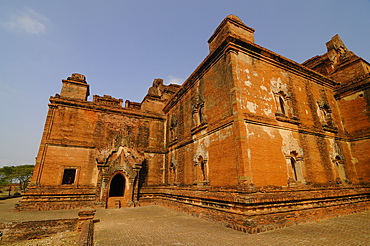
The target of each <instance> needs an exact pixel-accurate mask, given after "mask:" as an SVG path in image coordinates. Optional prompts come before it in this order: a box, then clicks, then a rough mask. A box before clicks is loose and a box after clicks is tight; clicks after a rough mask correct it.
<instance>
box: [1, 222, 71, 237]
mask: <svg viewBox="0 0 370 246" xmlns="http://www.w3.org/2000/svg"><path fill="white" fill-rule="evenodd" d="M77 222H78V219H77V218H74V219H57V220H40V221H20V222H5V223H0V232H1V233H0V234H1V235H0V241H2V242H16V241H23V240H30V239H38V238H43V237H47V236H51V235H54V234H56V233H60V232H66V231H75V230H76V228H77Z"/></svg>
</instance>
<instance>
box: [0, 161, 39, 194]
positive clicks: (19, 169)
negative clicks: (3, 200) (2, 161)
mask: <svg viewBox="0 0 370 246" xmlns="http://www.w3.org/2000/svg"><path fill="white" fill-rule="evenodd" d="M33 168H34V165H20V166H4V167H2V168H0V180H1V181H0V183H2V184H5V185H9V196H10V191H11V186H12V184H13V183H15V182H16V183H19V186H20V188H21V190H22V191H25V190H26V188H27V185H28V180H29V178H30V177H31V175H32V171H33Z"/></svg>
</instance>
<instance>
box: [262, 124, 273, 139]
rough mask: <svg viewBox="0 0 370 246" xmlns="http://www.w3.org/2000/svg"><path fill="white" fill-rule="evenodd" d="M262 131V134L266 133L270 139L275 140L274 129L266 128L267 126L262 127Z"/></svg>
mask: <svg viewBox="0 0 370 246" xmlns="http://www.w3.org/2000/svg"><path fill="white" fill-rule="evenodd" d="M262 129H263V131H264V132H266V133H267V134H268V135H269V136H270V138H275V135H274V133H273V132H274V129H273V128H271V127H267V126H263V127H262Z"/></svg>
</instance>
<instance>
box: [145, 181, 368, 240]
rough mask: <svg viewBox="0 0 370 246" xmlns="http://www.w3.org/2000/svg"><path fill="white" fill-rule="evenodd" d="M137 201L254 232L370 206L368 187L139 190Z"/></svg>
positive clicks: (158, 188)
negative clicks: (138, 199)
mask: <svg viewBox="0 0 370 246" xmlns="http://www.w3.org/2000/svg"><path fill="white" fill-rule="evenodd" d="M141 193H142V196H141V198H140V204H142V205H145V204H153V203H154V204H158V205H163V206H167V207H170V208H173V209H175V210H178V211H181V212H185V213H188V214H191V215H194V216H197V217H199V218H203V219H206V220H209V221H215V222H219V223H222V224H223V225H224V226H227V227H231V228H233V229H236V230H240V231H244V232H248V233H258V232H263V231H268V230H273V229H277V228H282V227H286V226H291V225H296V224H300V223H305V222H312V221H317V220H322V219H326V218H331V217H336V216H340V215H345V214H351V213H355V212H360V211H364V210H367V209H370V188H369V187H362V188H335V187H334V188H317V189H310V190H283V189H277V190H273V189H272V190H263V191H244V192H243V191H236V190H221V189H219V190H215V189H213V190H207V189H203V190H199V189H198V190H195V189H192V188H179V187H177V188H176V189H171V188H168V187H156V188H150V189H149V188H146V189H143V190H142V192H141Z"/></svg>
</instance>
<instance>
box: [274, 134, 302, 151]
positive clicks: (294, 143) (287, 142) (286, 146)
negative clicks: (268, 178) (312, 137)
mask: <svg viewBox="0 0 370 246" xmlns="http://www.w3.org/2000/svg"><path fill="white" fill-rule="evenodd" d="M279 133H280V136H281V137H282V139H283V144H282V151H283V153H284V155H285V156H288V155H290V152H291V151H297V154H298V155H299V156H303V150H302V148H301V147H300V146H299V143H298V139H296V138H294V137H293V133H292V132H290V131H286V130H282V129H279Z"/></svg>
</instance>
